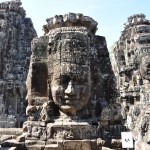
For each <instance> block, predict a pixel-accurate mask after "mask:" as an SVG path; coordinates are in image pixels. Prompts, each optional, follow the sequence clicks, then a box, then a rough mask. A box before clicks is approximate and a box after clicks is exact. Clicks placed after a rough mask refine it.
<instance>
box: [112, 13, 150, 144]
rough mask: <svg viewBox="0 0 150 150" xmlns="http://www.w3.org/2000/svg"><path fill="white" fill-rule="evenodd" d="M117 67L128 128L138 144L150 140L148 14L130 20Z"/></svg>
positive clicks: (118, 48) (116, 49)
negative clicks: (139, 141)
mask: <svg viewBox="0 0 150 150" xmlns="http://www.w3.org/2000/svg"><path fill="white" fill-rule="evenodd" d="M114 56H115V61H114V63H113V65H114V70H115V73H116V78H117V85H118V89H119V90H120V100H121V103H122V114H123V118H124V120H125V125H126V126H127V128H128V129H130V131H132V132H133V135H134V138H135V140H142V141H145V142H148V141H149V138H150V132H149V129H150V124H149V122H150V113H149V111H150V107H149V104H150V94H149V93H150V91H149V89H150V76H149V74H150V71H149V68H150V65H149V64H150V21H149V20H147V19H146V18H145V15H144V14H135V15H133V16H130V17H129V18H128V21H127V23H125V28H124V30H123V31H122V34H121V36H120V39H119V40H118V41H117V42H116V43H115V47H114Z"/></svg>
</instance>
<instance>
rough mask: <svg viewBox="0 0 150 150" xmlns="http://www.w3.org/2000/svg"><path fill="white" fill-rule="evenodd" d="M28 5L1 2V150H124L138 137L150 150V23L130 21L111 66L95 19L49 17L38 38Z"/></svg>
mask: <svg viewBox="0 0 150 150" xmlns="http://www.w3.org/2000/svg"><path fill="white" fill-rule="evenodd" d="M21 4H22V3H21V1H20V0H15V1H7V2H2V3H0V88H1V90H0V149H2V150H8V149H13V150H38V149H39V150H122V139H121V133H122V132H130V133H132V137H133V139H134V149H136V150H149V149H150V145H149V144H150V124H149V122H150V105H149V104H150V94H149V91H150V89H149V88H150V83H149V82H150V20H147V19H146V17H145V15H144V14H135V15H133V16H130V17H129V18H128V20H127V23H125V24H124V30H123V31H122V32H121V36H120V38H119V40H118V41H117V42H115V41H114V42H115V44H114V48H113V55H114V57H113V59H112V61H110V56H109V51H108V49H107V44H106V39H105V37H103V36H99V35H96V31H97V25H98V23H97V22H96V21H95V20H94V19H92V18H91V17H89V16H84V15H83V14H81V13H68V14H64V15H56V16H54V17H51V18H47V19H46V24H45V25H43V31H44V34H43V36H40V37H38V36H37V34H36V31H35V29H34V26H33V23H32V21H31V19H30V18H27V17H26V13H25V10H24V9H23V8H22V7H21ZM48 17H50V16H48ZM106 38H107V37H106Z"/></svg>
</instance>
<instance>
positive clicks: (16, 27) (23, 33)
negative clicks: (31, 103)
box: [0, 1, 36, 128]
mask: <svg viewBox="0 0 150 150" xmlns="http://www.w3.org/2000/svg"><path fill="white" fill-rule="evenodd" d="M35 36H36V31H35V30H34V28H33V25H32V21H31V19H30V18H26V17H25V10H24V9H23V8H22V7H21V2H20V1H8V2H2V3H0V108H1V110H0V127H6V128H8V127H21V126H22V123H23V122H24V121H25V119H26V118H25V95H26V88H25V81H26V77H27V72H28V68H29V61H30V55H31V46H30V43H31V40H32V39H33V37H35Z"/></svg>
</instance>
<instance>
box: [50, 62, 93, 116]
mask: <svg viewBox="0 0 150 150" xmlns="http://www.w3.org/2000/svg"><path fill="white" fill-rule="evenodd" d="M51 92H52V97H53V101H54V102H55V104H56V105H57V106H58V107H59V108H60V109H61V111H62V112H64V113H68V114H74V113H75V112H77V111H79V110H81V109H83V108H84V107H85V106H86V105H87V103H88V100H89V97H90V72H89V67H88V66H84V67H82V66H79V65H76V64H67V63H63V64H61V65H57V66H55V67H54V73H53V76H52V81H51Z"/></svg>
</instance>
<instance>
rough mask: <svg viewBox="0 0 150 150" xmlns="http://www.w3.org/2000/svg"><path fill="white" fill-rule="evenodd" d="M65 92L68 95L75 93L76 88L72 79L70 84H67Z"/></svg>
mask: <svg viewBox="0 0 150 150" xmlns="http://www.w3.org/2000/svg"><path fill="white" fill-rule="evenodd" d="M65 94H67V95H75V89H74V87H73V84H72V81H70V82H69V83H68V86H67V88H66V90H65Z"/></svg>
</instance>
